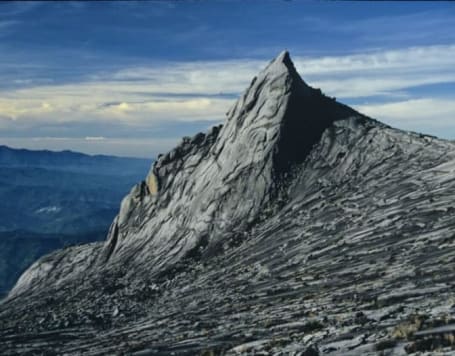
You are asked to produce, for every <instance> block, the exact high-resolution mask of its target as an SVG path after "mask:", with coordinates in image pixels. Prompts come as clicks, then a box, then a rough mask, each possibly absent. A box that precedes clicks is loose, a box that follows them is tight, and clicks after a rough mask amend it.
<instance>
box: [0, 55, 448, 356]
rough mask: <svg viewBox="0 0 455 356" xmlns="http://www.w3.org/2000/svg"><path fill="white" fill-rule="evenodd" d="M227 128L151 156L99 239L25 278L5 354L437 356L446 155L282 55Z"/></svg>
mask: <svg viewBox="0 0 455 356" xmlns="http://www.w3.org/2000/svg"><path fill="white" fill-rule="evenodd" d="M227 115H228V118H227V121H226V123H225V124H224V125H222V126H221V125H220V126H217V127H213V128H212V129H211V130H210V131H209V132H208V133H206V134H202V133H200V134H197V135H196V136H194V137H193V138H184V139H183V140H182V142H181V144H180V145H179V146H177V147H176V148H175V149H174V150H172V151H171V152H169V153H167V154H166V155H163V156H161V157H159V159H158V160H157V161H156V162H155V163H154V165H153V167H152V169H151V171H150V173H149V175H148V176H147V177H146V179H145V180H144V181H143V182H141V183H139V184H138V185H136V186H135V187H134V188H133V189H132V190H131V192H130V194H129V195H128V196H126V197H125V199H124V200H123V202H122V204H121V208H120V212H119V214H118V216H117V217H116V218H115V220H114V222H113V223H112V226H111V229H110V232H109V235H108V237H107V240H106V241H105V242H104V243H94V244H89V245H81V246H76V247H71V248H67V249H65V250H61V251H57V252H55V253H52V254H50V255H48V256H45V257H43V258H42V259H40V260H39V261H37V262H36V263H35V264H34V265H32V266H31V267H30V268H29V269H28V270H27V271H26V272H25V273H24V274H23V275H22V277H21V278H20V279H19V281H18V282H17V284H16V286H15V288H14V289H13V290H12V291H11V293H10V294H9V296H8V298H6V299H5V300H3V301H2V303H1V304H0V349H1V350H3V352H4V353H5V354H23V353H27V352H29V353H31V354H40V353H43V354H48V353H50V352H54V353H57V354H64V353H66V354H84V355H92V354H93V355H96V354H113V353H120V354H138V355H144V354H151V355H153V354H171V353H174V354H190V355H193V354H204V353H207V354H210V352H212V353H215V354H239V353H255V354H283V355H284V354H290V353H296V354H297V353H299V352H300V353H305V354H306V355H317V354H342V355H346V354H349V355H354V354H358V355H366V354H372V355H374V354H380V353H384V354H406V353H414V352H419V351H428V352H432V353H435V352H441V353H443V352H447V353H448V352H450V350H451V348H452V344H453V340H454V330H455V327H452V318H453V312H454V310H452V305H454V303H455V294H454V288H455V282H454V276H455V270H454V259H455V237H454V233H453V227H454V226H455V220H454V218H455V206H454V203H453V201H454V198H455V172H454V171H455V144H454V143H452V142H449V141H444V140H440V139H437V138H434V137H430V136H424V135H420V134H415V133H409V132H403V131H400V130H396V129H393V128H390V127H388V126H386V125H384V124H381V123H379V122H377V121H375V120H373V119H370V118H368V117H366V116H364V115H362V114H360V113H358V112H356V111H355V110H353V109H351V108H349V107H347V106H345V105H343V104H340V103H338V102H337V101H335V100H334V99H333V98H329V97H326V96H325V95H323V94H322V93H321V91H320V90H318V89H313V88H311V87H309V86H308V85H307V84H306V83H305V82H304V81H303V80H302V79H301V78H300V76H299V75H298V74H297V72H296V70H295V68H294V66H293V64H292V62H291V60H290V58H289V54H288V53H287V52H283V53H282V54H280V55H279V56H278V57H277V58H276V59H275V60H274V61H272V62H271V63H270V64H269V65H268V66H267V67H266V68H265V69H264V71H262V72H261V73H260V74H259V75H258V76H257V77H255V78H254V79H253V81H252V83H251V85H250V87H249V88H248V89H247V91H246V92H245V94H244V95H243V96H242V97H241V98H240V99H239V100H238V102H237V103H236V104H235V105H234V107H233V108H232V109H231V110H230V111H229V112H228V114H227ZM437 327H439V328H437Z"/></svg>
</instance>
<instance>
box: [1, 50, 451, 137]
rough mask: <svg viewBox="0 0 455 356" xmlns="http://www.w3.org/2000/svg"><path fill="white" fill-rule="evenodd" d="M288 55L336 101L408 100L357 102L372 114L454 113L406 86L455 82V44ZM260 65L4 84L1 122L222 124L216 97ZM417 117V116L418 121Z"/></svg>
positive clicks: (238, 87)
mask: <svg viewBox="0 0 455 356" xmlns="http://www.w3.org/2000/svg"><path fill="white" fill-rule="evenodd" d="M293 60H294V62H295V64H296V67H297V70H298V71H299V72H300V73H301V75H302V76H303V78H304V79H305V80H306V81H307V82H308V83H309V84H311V85H313V86H315V87H320V88H321V89H322V90H323V91H324V92H325V93H327V94H328V95H331V96H336V97H337V98H338V99H341V100H343V99H346V98H357V99H359V98H362V97H372V96H382V97H383V100H384V99H386V100H387V99H390V97H395V99H396V98H400V97H401V98H403V97H408V99H409V100H407V101H401V102H400V103H385V104H380V105H379V104H376V105H359V106H358V107H357V108H358V109H359V110H360V111H364V112H365V113H367V114H369V115H371V116H373V117H377V118H379V119H381V118H383V117H384V118H385V120H392V121H393V120H395V121H397V120H398V121H400V123H402V122H403V120H410V119H414V121H412V122H410V125H414V128H413V129H414V130H423V129H425V128H426V127H428V125H430V121H431V125H447V124H448V123H451V122H452V121H450V120H452V119H453V118H454V115H453V113H454V110H455V109H454V106H453V104H451V102H450V101H448V100H446V101H438V99H437V98H435V97H433V96H432V93H431V92H427V93H426V94H425V96H426V97H427V99H418V98H413V97H412V95H411V94H410V93H409V92H408V91H407V90H408V89H410V88H413V87H417V86H422V85H429V84H441V83H452V82H455V45H444V46H442V45H441V46H427V47H414V48H405V49H397V50H388V51H376V52H371V53H365V54H351V55H345V56H331V57H295V58H293ZM266 64H267V61H263V60H224V61H196V62H188V63H167V64H154V65H151V66H150V67H128V68H124V69H122V70H120V71H116V72H113V73H100V74H98V75H96V76H93V77H91V78H90V80H87V81H84V82H80V83H67V84H58V85H57V84H56V85H49V84H47V85H39V86H30V87H27V88H21V89H3V90H2V91H1V92H0V126H2V127H5V126H8V127H9V128H11V127H14V126H15V125H17V126H18V127H19V126H20V127H21V128H22V129H23V128H24V127H25V128H26V127H27V125H30V127H32V125H35V126H36V124H39V123H40V122H43V123H47V124H49V123H51V124H55V125H57V126H58V125H59V124H62V123H68V122H71V123H73V122H77V123H81V124H84V123H90V122H97V123H99V122H101V123H106V124H109V123H118V124H122V125H134V126H135V127H136V128H137V127H141V125H142V126H144V127H145V126H147V127H151V126H155V127H159V126H160V125H161V124H163V123H164V122H165V123H172V122H174V123H181V122H193V121H201V120H206V121H207V122H209V121H215V120H219V121H221V120H223V118H224V114H225V112H226V111H227V110H228V109H229V107H230V106H231V105H232V103H233V101H234V100H233V99H231V98H230V97H229V96H223V95H220V94H235V95H238V94H240V93H241V92H242V91H243V90H244V89H245V88H246V87H247V86H248V83H249V82H250V81H251V79H252V78H253V76H254V75H256V74H257V72H258V71H259V70H260V69H261V68H263V67H264V66H265V65H266ZM22 79H23V78H22ZM25 79H26V78H25ZM430 108H431V109H430ZM430 116H431V119H429V117H430ZM416 117H420V118H421V119H419V121H416ZM425 118H426V119H425ZM424 120H427V121H425V125H426V126H425V125H424V124H423V122H424ZM429 120H430V121H429ZM395 121H394V122H395ZM398 121H397V122H398ZM419 125H421V126H419ZM422 125H424V126H422ZM99 134H103V133H102V132H100V133H98V132H97V133H93V132H84V133H81V137H85V136H98V135H99ZM93 141H95V140H93Z"/></svg>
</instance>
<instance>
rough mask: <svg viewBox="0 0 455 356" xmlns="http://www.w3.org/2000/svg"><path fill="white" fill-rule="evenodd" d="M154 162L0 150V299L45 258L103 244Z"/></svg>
mask: <svg viewBox="0 0 455 356" xmlns="http://www.w3.org/2000/svg"><path fill="white" fill-rule="evenodd" d="M150 163H151V161H149V160H145V159H134V158H119V157H111V156H89V155H85V154H81V153H75V152H70V151H63V152H51V151H30V150H18V149H12V148H9V147H6V146H0V217H1V218H0V294H2V293H4V292H6V291H8V290H9V289H10V288H11V287H12V286H13V285H14V283H15V282H16V281H17V278H18V277H19V276H20V274H21V273H22V272H23V271H24V269H25V268H28V267H29V266H30V264H31V263H32V262H34V261H35V260H36V259H37V258H39V257H41V256H42V255H44V254H46V253H49V252H50V251H53V250H55V249H57V248H62V247H63V246H66V245H68V244H75V243H80V242H90V241H95V240H102V239H104V238H105V237H106V234H107V232H108V229H109V225H110V223H111V222H112V219H113V218H114V217H115V215H116V213H117V211H118V207H119V204H120V201H121V200H122V197H123V196H124V195H125V194H126V193H127V192H128V191H129V189H130V187H131V185H133V184H134V183H135V182H137V181H138V180H139V179H141V177H143V175H144V174H145V173H146V172H147V171H148V169H149V167H150Z"/></svg>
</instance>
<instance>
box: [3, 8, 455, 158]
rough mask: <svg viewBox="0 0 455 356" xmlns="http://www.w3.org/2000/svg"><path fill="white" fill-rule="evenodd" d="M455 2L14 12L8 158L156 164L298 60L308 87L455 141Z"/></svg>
mask: <svg viewBox="0 0 455 356" xmlns="http://www.w3.org/2000/svg"><path fill="white" fill-rule="evenodd" d="M454 29H455V4H453V3H451V2H359V1H358V2H343V1H337V2H329V1H327V2H322V1H314V2H310V1H296V0H295V1H278V0H276V1H271V0H270V1H267V0H257V1H254V0H250V1H235V0H231V1H214V0H210V1H208V0H207V1H149V2H145V1H139V2H96V3H93V2H92V3H90V2H71V3H67V2H43V3H40V2H17V3H10V2H0V144H7V145H10V146H14V147H27V148H34V149H39V148H47V149H53V150H61V149H72V150H77V151H82V152H86V153H105V154H117V155H124V156H139V157H148V158H150V157H154V156H155V155H156V154H157V153H159V152H164V151H167V150H168V149H170V148H171V147H172V146H173V145H175V143H177V142H178V140H179V139H180V137H181V136H183V135H193V134H195V133H196V132H198V131H201V130H202V131H205V130H206V129H207V128H208V127H210V126H211V125H213V124H217V123H219V122H222V121H223V120H224V117H225V113H226V112H227V111H228V109H229V107H230V106H231V105H232V104H233V103H234V101H235V99H236V97H237V96H238V95H240V93H241V92H242V91H243V90H244V89H245V88H246V86H247V85H248V83H249V82H250V81H251V79H252V77H253V76H254V75H255V74H256V73H257V72H258V71H259V70H260V69H261V68H263V67H264V66H265V65H266V64H267V62H268V61H269V60H271V59H272V58H273V57H275V56H276V55H277V54H278V53H279V52H280V51H282V50H283V49H288V50H289V51H290V53H291V56H292V58H293V60H294V62H295V64H296V67H297V69H298V70H299V72H300V73H301V75H302V77H303V78H304V80H306V81H307V82H308V83H309V84H310V85H312V86H315V87H320V88H322V90H323V91H324V92H325V93H326V94H328V95H331V96H336V97H337V99H338V100H340V101H342V102H344V103H346V104H349V105H351V106H353V107H355V108H356V109H358V110H360V111H362V112H364V113H366V114H368V115H370V116H372V117H375V118H377V119H379V120H381V121H384V122H386V123H388V124H391V125H393V126H396V127H399V128H402V129H406V130H412V131H419V132H424V133H429V134H434V135H437V136H440V137H444V138H448V139H455V100H454V99H455V91H454V89H455V31H454Z"/></svg>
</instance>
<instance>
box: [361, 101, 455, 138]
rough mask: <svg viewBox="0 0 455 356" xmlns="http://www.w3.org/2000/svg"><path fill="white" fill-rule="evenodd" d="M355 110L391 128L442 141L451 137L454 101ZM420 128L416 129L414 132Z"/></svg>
mask: <svg viewBox="0 0 455 356" xmlns="http://www.w3.org/2000/svg"><path fill="white" fill-rule="evenodd" d="M355 108H356V109H357V110H358V111H360V112H362V113H364V114H366V115H369V116H372V117H375V118H377V119H378V120H380V121H383V122H385V123H387V124H389V125H391V126H394V127H397V128H401V129H404V130H410V131H423V132H425V133H429V134H434V135H437V136H441V137H445V138H452V139H453V138H454V135H455V99H435V98H421V99H411V100H404V101H399V102H394V103H381V104H369V105H357V106H355ZM417 128H420V130H417Z"/></svg>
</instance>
